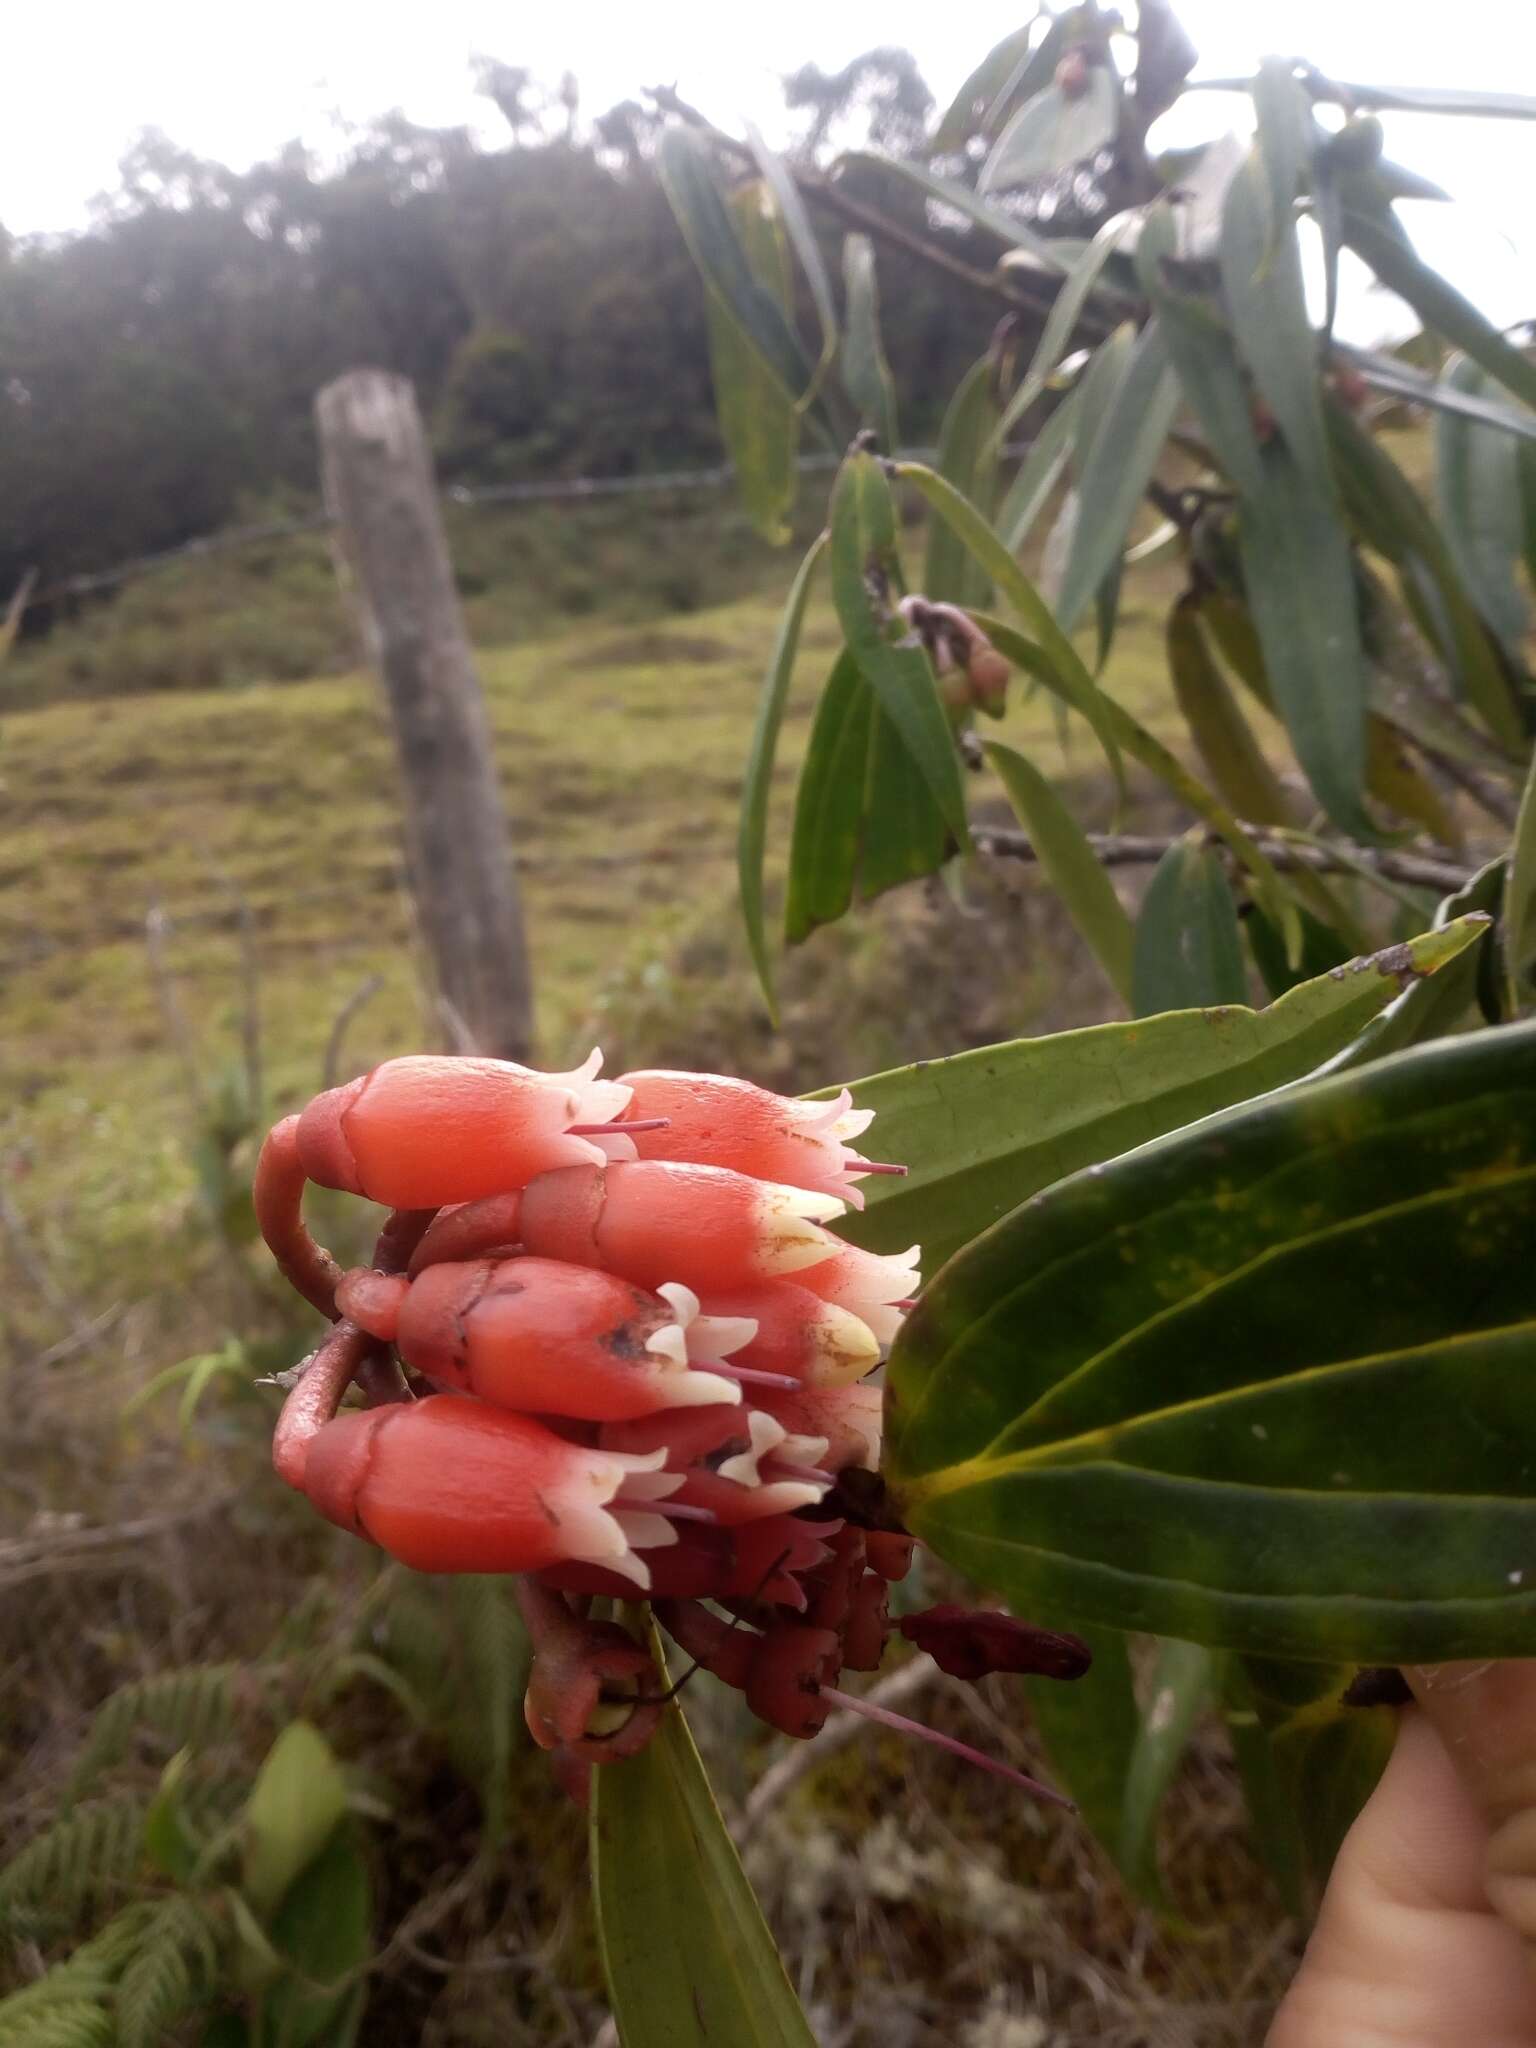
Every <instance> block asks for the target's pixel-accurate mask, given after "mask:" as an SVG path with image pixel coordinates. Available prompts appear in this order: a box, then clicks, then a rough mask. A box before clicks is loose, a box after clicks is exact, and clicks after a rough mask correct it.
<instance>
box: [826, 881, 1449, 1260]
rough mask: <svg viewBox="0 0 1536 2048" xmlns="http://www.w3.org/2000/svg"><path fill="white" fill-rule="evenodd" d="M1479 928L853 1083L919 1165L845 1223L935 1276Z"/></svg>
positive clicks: (1331, 1042)
mask: <svg viewBox="0 0 1536 2048" xmlns="http://www.w3.org/2000/svg"><path fill="white" fill-rule="evenodd" d="M1484 922H1485V921H1484V920H1483V919H1477V920H1475V921H1473V922H1470V923H1465V922H1464V923H1460V924H1456V925H1452V926H1451V927H1449V928H1448V929H1446V930H1445V931H1441V932H1437V933H1434V934H1433V935H1431V936H1429V937H1426V938H1422V939H1416V940H1414V941H1413V943H1412V945H1411V946H1410V947H1408V948H1407V949H1406V950H1405V949H1403V948H1401V947H1393V948H1391V949H1390V951H1388V952H1387V953H1384V954H1380V955H1375V956H1372V957H1370V958H1368V959H1365V960H1360V961H1352V962H1351V963H1350V964H1349V966H1347V967H1346V968H1344V969H1342V970H1341V971H1340V972H1338V973H1336V974H1329V975H1325V976H1324V977H1322V978H1321V979H1320V980H1317V981H1311V982H1307V983H1305V984H1304V985H1303V986H1302V987H1300V988H1297V989H1293V990H1292V991H1291V993H1290V994H1289V995H1287V996H1283V997H1282V998H1281V1000H1280V1001H1279V1002H1277V1003H1274V1004H1272V1005H1271V1006H1270V1007H1269V1008H1268V1009H1267V1010H1259V1011H1254V1010H1249V1009H1215V1010H1185V1011H1176V1012H1174V1013H1173V1014H1171V1015H1168V1016H1163V1017H1152V1018H1149V1019H1146V1020H1144V1021H1143V1022H1140V1023H1135V1024H1099V1025H1095V1026H1093V1027H1091V1028H1090V1029H1088V1030H1083V1031H1064V1032H1058V1033H1057V1034H1055V1035H1054V1036H1052V1037H1049V1038H1019V1039H1014V1040H1013V1041H1012V1042H1011V1043H1009V1044H1007V1045H989V1046H983V1047H981V1048H980V1049H979V1050H978V1051H975V1052H962V1053H954V1054H952V1055H951V1056H950V1057H949V1058H947V1059H939V1060H920V1061H919V1062H918V1063H917V1064H916V1065H915V1066H910V1067H896V1068H893V1069H892V1070H891V1071H890V1072H889V1073H885V1074H875V1075H872V1076H871V1077H870V1078H869V1079H867V1080H863V1081H855V1082H854V1083H853V1084H852V1087H853V1099H854V1102H855V1104H856V1106H857V1107H858V1108H860V1109H873V1110H875V1111H877V1112H878V1116H879V1120H878V1123H877V1125H876V1128H877V1129H878V1131H879V1133H880V1143H881V1146H882V1148H883V1156H884V1157H886V1158H889V1159H898V1160H902V1161H904V1162H905V1163H906V1164H907V1166H908V1167H909V1169H910V1171H909V1173H908V1176H907V1178H906V1179H904V1180H897V1179H894V1178H892V1179H884V1178H882V1179H881V1180H879V1181H867V1182H866V1183H865V1184H864V1192H865V1196H866V1199H867V1202H868V1207H867V1208H866V1209H864V1210H863V1211H862V1213H860V1214H858V1215H849V1216H845V1217H844V1218H842V1220H841V1221H840V1222H839V1224H838V1229H839V1231H840V1232H841V1233H842V1235H843V1236H844V1237H847V1238H849V1239H850V1240H851V1241H852V1242H853V1243H854V1244H861V1245H866V1246H868V1247H869V1248H870V1249H871V1250H874V1251H881V1252H891V1251H901V1250H904V1249H905V1248H906V1246H908V1245H909V1244H911V1243H913V1241H914V1240H920V1241H921V1242H922V1245H923V1252H924V1264H925V1268H926V1270H927V1271H929V1272H933V1271H936V1270H937V1268H938V1267H939V1266H940V1265H941V1264H942V1263H943V1262H944V1261H945V1260H946V1259H948V1258H950V1257H951V1256H952V1255H953V1254H954V1253H955V1252H957V1251H959V1250H960V1248H961V1247H962V1246H963V1245H966V1244H968V1243H969V1242H970V1240H971V1239H972V1238H973V1237H976V1236H978V1235H979V1234H980V1232H982V1231H983V1230H986V1229H987V1228H988V1227H989V1226H990V1225H991V1224H993V1223H996V1222H997V1220H998V1219H999V1217H1001V1216H1004V1215H1006V1214H1007V1213H1008V1211H1009V1210H1011V1209H1014V1208H1016V1207H1017V1206H1018V1204H1019V1203H1020V1202H1023V1201H1025V1200H1027V1199H1028V1198H1029V1197H1030V1196H1031V1195H1035V1194H1038V1193H1039V1191H1040V1190H1041V1189H1042V1188H1045V1187H1049V1186H1050V1184H1051V1183H1052V1182H1053V1181H1057V1180H1060V1179H1061V1178H1062V1177H1063V1175H1065V1174H1069V1173H1075V1172H1077V1170H1078V1169H1079V1168H1080V1167H1088V1166H1094V1165H1097V1164H1098V1163H1099V1162H1100V1161H1102V1160H1105V1159H1112V1158H1114V1157H1115V1155H1116V1154H1117V1153H1121V1152H1126V1151H1129V1150H1130V1148H1131V1147H1132V1146H1136V1145H1144V1144H1146V1143H1147V1142H1148V1140H1150V1139H1152V1138H1157V1137H1161V1136H1162V1135H1163V1133H1164V1132H1166V1131H1172V1130H1177V1129H1178V1128H1179V1127H1180V1125H1182V1124H1187V1123H1191V1122H1193V1121H1194V1120H1195V1119H1196V1118H1197V1117H1206V1116H1210V1115H1212V1114H1213V1113H1214V1112H1215V1111H1217V1110H1221V1109H1226V1108H1227V1107H1229V1105H1231V1104H1232V1103H1236V1102H1245V1101H1247V1100H1248V1099H1249V1098H1250V1097H1251V1096H1255V1095H1262V1094H1264V1093H1266V1092H1267V1091H1268V1090H1270V1089H1274V1088H1282V1087H1284V1086H1285V1085H1286V1083H1287V1082H1290V1081H1298V1080H1300V1079H1301V1078H1302V1077H1303V1076H1304V1075H1306V1074H1310V1073H1311V1072H1312V1071H1313V1069H1314V1068H1316V1067H1318V1066H1320V1065H1321V1064H1322V1062H1323V1061H1324V1060H1326V1059H1329V1058H1331V1057H1332V1056H1333V1054H1335V1053H1336V1052H1339V1051H1341V1050H1342V1049H1343V1047H1344V1046H1346V1045H1349V1044H1351V1043H1353V1041H1354V1040H1355V1038H1356V1037H1357V1036H1358V1034H1359V1033H1360V1032H1361V1031H1362V1030H1363V1029H1364V1027H1365V1025H1366V1024H1367V1023H1368V1022H1369V1020H1370V1019H1371V1018H1372V1017H1373V1016H1375V1015H1376V1014H1377V1012H1378V1011H1380V1010H1382V1009H1384V1008H1385V1007H1386V1005H1387V1003H1388V1002H1389V1001H1390V999H1391V998H1392V997H1393V996H1394V995H1395V994H1396V993H1397V991H1398V988H1399V985H1400V984H1399V976H1400V975H1402V974H1412V975H1419V976H1422V975H1432V974H1435V973H1436V972H1437V971H1439V970H1441V969H1443V968H1444V967H1445V965H1446V963H1447V962H1448V961H1452V960H1454V959H1455V958H1456V956H1457V954H1458V953H1460V952H1462V951H1463V949H1464V948H1465V947H1467V946H1469V945H1470V944H1472V942H1473V941H1474V940H1475V939H1477V938H1479V937H1480V936H1481V935H1482V932H1483V929H1484ZM829 1092H830V1091H829Z"/></svg>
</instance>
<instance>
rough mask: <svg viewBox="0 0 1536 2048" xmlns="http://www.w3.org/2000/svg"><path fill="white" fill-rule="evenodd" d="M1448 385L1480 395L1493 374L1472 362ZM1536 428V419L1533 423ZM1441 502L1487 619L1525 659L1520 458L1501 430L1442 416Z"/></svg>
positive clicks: (1461, 363) (1457, 369) (1460, 562)
mask: <svg viewBox="0 0 1536 2048" xmlns="http://www.w3.org/2000/svg"><path fill="white" fill-rule="evenodd" d="M1445 381H1446V383H1447V384H1448V385H1449V386H1450V387H1451V388H1452V389H1453V390H1456V391H1463V392H1466V393H1469V394H1471V395H1474V396H1476V395H1478V394H1480V393H1482V392H1483V391H1485V390H1486V388H1487V384H1488V377H1487V373H1486V372H1485V371H1483V370H1481V369H1479V367H1478V365H1477V364H1476V363H1473V362H1469V361H1468V360H1467V359H1466V357H1464V356H1462V357H1458V358H1456V359H1455V360H1454V361H1453V362H1452V363H1450V364H1449V365H1448V366H1447V369H1446V373H1445ZM1531 423H1532V425H1533V426H1536V416H1533V417H1532V422H1531ZM1435 502H1436V506H1437V509H1438V511H1439V514H1440V524H1441V526H1442V527H1443V529H1444V531H1445V537H1446V541H1447V543H1448V544H1449V547H1450V550H1451V556H1452V559H1453V560H1454V561H1455V563H1456V566H1457V568H1458V569H1459V570H1460V571H1461V576H1462V581H1463V582H1464V583H1465V584H1466V586H1467V588H1468V590H1470V591H1471V593H1472V595H1473V597H1474V598H1475V599H1476V601H1477V606H1478V609H1479V611H1481V613H1482V615H1483V617H1484V618H1485V619H1486V620H1487V622H1488V624H1489V625H1490V626H1491V627H1492V628H1493V630H1494V632H1495V633H1496V634H1497V635H1498V637H1499V639H1500V640H1501V641H1502V642H1503V644H1504V647H1505V649H1506V650H1507V651H1508V653H1509V654H1510V655H1511V656H1512V657H1513V658H1514V659H1515V660H1518V659H1519V658H1520V649H1521V643H1522V641H1523V640H1524V638H1525V634H1526V630H1527V628H1528V627H1529V625H1530V606H1529V604H1528V603H1527V601H1526V597H1525V593H1524V591H1523V590H1522V589H1521V588H1520V584H1519V581H1518V579H1517V571H1516V564H1517V563H1518V562H1519V560H1520V557H1521V554H1522V551H1523V547H1524V540H1525V510H1524V506H1523V504H1522V502H1521V492H1520V451H1519V449H1518V447H1517V446H1516V445H1515V442H1514V441H1513V440H1512V439H1511V438H1510V436H1509V435H1507V434H1501V433H1500V432H1499V431H1498V429H1497V428H1496V427H1487V426H1475V425H1473V424H1472V422H1471V421H1469V420H1466V419H1462V418H1458V417H1456V416H1455V415H1453V414H1448V413H1442V414H1440V416H1439V417H1438V418H1437V419H1436V421H1435Z"/></svg>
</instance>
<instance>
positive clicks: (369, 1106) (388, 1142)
mask: <svg viewBox="0 0 1536 2048" xmlns="http://www.w3.org/2000/svg"><path fill="white" fill-rule="evenodd" d="M573 1079H576V1080H577V1082H578V1085H576V1086H570V1085H567V1084H568V1083H569V1082H570V1081H572V1080H573ZM617 1089H618V1084H617V1083H614V1082H592V1081H591V1080H590V1079H585V1080H582V1079H579V1078H578V1077H573V1076H561V1077H559V1078H552V1077H547V1076H545V1075H542V1074H535V1073H532V1072H531V1071H530V1070H529V1069H528V1068H527V1067H519V1066H517V1065H515V1064H514V1063H513V1062H512V1061H510V1060H488V1059H456V1058H449V1057H446V1056H441V1055H437V1054H432V1053H419V1054H410V1055H408V1056H407V1057H405V1058H403V1059H395V1060H386V1061H385V1062H384V1064H383V1065H382V1066H379V1067H375V1068H374V1069H373V1071H372V1072H371V1073H368V1074H364V1075H362V1076H361V1077H360V1078H359V1079H358V1080H356V1081H349V1082H348V1083H347V1085H346V1086H345V1087H344V1088H329V1089H327V1090H326V1092H325V1093H324V1094H323V1095H318V1096H316V1098H315V1100H314V1101H313V1102H312V1103H310V1105H309V1107H308V1108H307V1109H306V1110H305V1111H304V1113H303V1115H302V1116H301V1117H300V1119H299V1130H298V1145H299V1156H300V1158H301V1159H302V1160H303V1163H304V1170H305V1172H306V1173H307V1174H308V1175H309V1177H310V1179H311V1180H313V1181H318V1182H319V1183H320V1184H321V1185H322V1186H325V1187H335V1188H343V1189H345V1190H346V1191H347V1192H348V1193H350V1194H355V1195H367V1196H368V1197H369V1198H370V1199H371V1200H373V1201H375V1202H383V1203H385V1204H387V1205H388V1206H389V1207H390V1208H397V1209H429V1208H435V1207H437V1206H438V1205H439V1204H441V1203H443V1202H468V1201H473V1200H474V1199H475V1198H476V1197H477V1196H480V1195H494V1194H499V1193H501V1192H502V1191H503V1190H505V1189H507V1188H515V1187H520V1186H522V1185H523V1183H524V1182H526V1181H528V1180H530V1179H532V1177H533V1176H534V1175H535V1174H537V1173H544V1172H547V1171H549V1170H550V1169H551V1168H554V1167H559V1166H574V1165H577V1164H581V1163H590V1164H601V1162H602V1161H603V1160H604V1159H605V1157H606V1156H607V1155H606V1154H605V1153H604V1152H603V1150H602V1149H601V1147H600V1146H598V1145H596V1144H593V1143H592V1142H591V1141H590V1140H588V1139H586V1138H573V1137H569V1136H567V1135H566V1132H567V1129H568V1126H570V1125H571V1124H573V1123H579V1122H582V1121H584V1120H585V1121H595V1120H598V1119H591V1118H587V1117H586V1114H585V1111H586V1105H587V1104H588V1102H589V1101H590V1100H591V1099H592V1098H593V1096H594V1094H596V1096H597V1100H598V1101H599V1103H600V1104H603V1105H606V1104H607V1103H608V1102H610V1101H611V1100H617V1099H618V1097H617V1095H616V1094H615V1093H614V1091H615V1090H617ZM618 1092H619V1093H620V1094H622V1091H621V1090H620V1091H618Z"/></svg>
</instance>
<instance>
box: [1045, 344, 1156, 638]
mask: <svg viewBox="0 0 1536 2048" xmlns="http://www.w3.org/2000/svg"><path fill="white" fill-rule="evenodd" d="M1088 403H1089V399H1088V392H1087V390H1086V389H1085V392H1084V410H1083V413H1082V415H1081V416H1080V422H1079V432H1081V431H1082V429H1083V428H1084V427H1087V428H1088V429H1089V430H1090V431H1091V434H1092V439H1091V440H1090V442H1089V444H1088V447H1087V450H1086V454H1085V457H1084V460H1083V462H1082V465H1081V467H1080V469H1079V471H1078V477H1077V500H1078V503H1077V523H1076V525H1075V527H1074V529H1073V534H1072V545H1071V548H1070V550H1069V552H1068V556H1067V564H1066V570H1065V573H1064V574H1063V577H1062V582H1061V590H1060V592H1059V594H1058V596H1057V599H1056V616H1057V619H1058V620H1059V621H1060V624H1061V627H1062V630H1063V632H1067V633H1070V632H1071V631H1072V630H1073V629H1074V628H1075V627H1076V626H1077V624H1078V622H1079V621H1080V620H1081V619H1082V617H1083V615H1084V613H1085V612H1086V611H1087V608H1088V606H1089V605H1090V604H1091V603H1092V601H1093V596H1094V593H1095V591H1097V590H1098V588H1099V587H1100V585H1101V584H1102V583H1103V581H1104V579H1105V578H1106V577H1107V576H1109V575H1111V574H1112V573H1113V572H1114V570H1115V569H1116V568H1117V567H1118V565H1119V562H1120V558H1121V556H1122V555H1123V554H1124V552H1125V546H1126V539H1127V536H1128V534H1129V532H1130V527H1131V522H1132V520H1133V519H1134V518H1135V516H1136V513H1137V511H1138V509H1139V508H1140V505H1141V501H1142V498H1143V496H1144V495H1145V492H1146V488H1147V485H1148V483H1149V482H1150V481H1151V478H1152V475H1153V472H1154V471H1155V470H1156V468H1157V463H1158V458H1159V456H1160V455H1161V454H1162V452H1163V444H1164V442H1165V441H1166V440H1167V438H1168V432H1169V429H1170V428H1171V427H1172V425H1173V416H1174V414H1175V413H1176V412H1177V411H1178V406H1179V386H1178V382H1177V380H1176V379H1175V377H1174V375H1173V372H1172V370H1171V369H1170V367H1169V364H1168V355H1167V351H1166V349H1165V348H1164V346H1163V337H1162V331H1161V327H1160V325H1159V323H1158V321H1157V320H1156V319H1153V320H1151V321H1149V322H1148V324H1147V326H1146V327H1145V328H1143V330H1142V332H1141V334H1140V336H1139V337H1138V339H1137V341H1136V344H1135V347H1134V349H1133V350H1132V352H1131V354H1130V357H1129V360H1128V361H1127V363H1126V365H1125V372H1124V375H1123V376H1122V377H1121V378H1120V379H1119V381H1118V383H1117V385H1116V387H1115V389H1114V391H1113V393H1112V394H1110V396H1109V398H1108V400H1107V402H1106V404H1105V406H1104V409H1103V411H1102V412H1101V413H1100V414H1099V416H1098V417H1097V418H1094V417H1093V416H1092V415H1091V414H1090V413H1089V412H1088V410H1087V408H1088Z"/></svg>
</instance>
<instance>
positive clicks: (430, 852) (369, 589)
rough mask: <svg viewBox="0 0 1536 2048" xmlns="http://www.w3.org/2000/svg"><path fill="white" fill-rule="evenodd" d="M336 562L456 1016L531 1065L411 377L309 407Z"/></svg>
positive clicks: (484, 1044)
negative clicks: (396, 774)
mask: <svg viewBox="0 0 1536 2048" xmlns="http://www.w3.org/2000/svg"><path fill="white" fill-rule="evenodd" d="M315 418H316V421H317V423H318V426H319V432H320V461H321V476H322V481H323V484H324V489H325V502H326V506H327V508H328V510H329V511H330V513H331V516H332V517H333V518H334V519H335V521H336V526H337V531H338V537H339V544H340V551H339V562H338V568H339V570H340V572H341V574H342V580H343V583H344V585H348V586H350V588H349V595H350V597H351V599H352V602H353V605H354V608H355V610H356V613H357V616H358V619H359V622H360V625H361V628H362V635H363V644H364V648H365V650H366V654H367V658H368V661H369V663H370V664H371V666H372V667H373V668H374V669H375V670H376V671H377V672H378V674H379V676H380V678H381V680H382V682H383V685H384V695H385V699H386V701H387V703H388V706H389V714H390V721H391V723H392V725H393V727H394V734H395V743H396V748H397V751H398V754H399V761H400V780H401V786H402V789H403V792H404V799H405V802H404V811H405V827H406V841H407V851H408V855H409V860H410V868H411V886H412V890H413V893H414V895H415V899H416V905H417V911H418V915H419V917H420V920H421V929H422V933H423V936H424V937H425V939H426V943H427V948H428V951H429V953H430V955H431V961H432V969H433V973H434V975H435V977H436V981H437V989H438V993H439V995H440V996H441V997H442V998H443V999H444V1004H445V1009H446V1011H447V1014H448V1018H449V1020H450V1022H452V1023H454V1024H455V1025H457V1024H458V1023H459V1022H460V1020H461V1022H462V1029H463V1030H465V1031H467V1032H468V1035H469V1037H470V1039H471V1040H472V1041H473V1045H474V1049H475V1050H476V1051H478V1052H485V1053H492V1054H495V1055H497V1056H498V1057H501V1058H505V1059H519V1060H526V1059H527V1058H528V1055H529V1051H530V1049H531V1044H532V1037H533V994H532V977H531V973H530V969H529V964H528V946H527V940H526V937H525V935H524V930H523V913H522V904H521V898H520V895H519V891H518V885H517V876H516V872H515V870H514V867H513V861H512V845H511V838H510V835H509V832H508V828H507V819H506V812H505V810H504V808H503V805H502V799H501V790H500V785H499V783H498V780H497V775H496V762H495V756H494V753H493V751H492V744H491V731H490V721H489V719H488V718H487V716H486V709H485V699H484V697H483V695H482V694H481V689H480V682H479V678H478V677H477V676H476V674H475V668H474V661H473V657H472V656H471V653H470V647H469V640H468V637H467V635H466V633H465V630H464V618H463V613H462V612H461V610H460V608H459V599H458V592H457V591H456V590H455V588H454V582H453V568H452V564H451V562H450V561H449V556H448V543H447V538H446V536H445V534H444V532H443V525H442V519H441V516H440V513H439V509H438V497H437V485H436V480H435V478H434V475H433V471H432V457H431V453H430V451H429V449H428V446H427V438H426V434H425V433H424V431H423V429H422V424H421V415H420V413H419V412H418V410H417V407H416V395H415V392H414V391H413V390H412V388H411V385H410V382H409V380H408V379H407V378H404V377H397V376H393V375H391V374H389V373H388V372H386V371H383V370H351V371H348V373H347V374H346V376H344V377H338V378H337V379H336V381H335V383H334V384H328V385H327V386H326V387H325V389H324V390H323V391H322V392H321V393H320V394H319V396H318V397H317V399H316V400H315Z"/></svg>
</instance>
